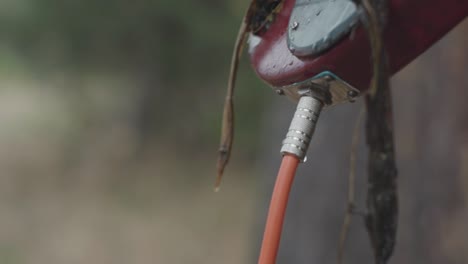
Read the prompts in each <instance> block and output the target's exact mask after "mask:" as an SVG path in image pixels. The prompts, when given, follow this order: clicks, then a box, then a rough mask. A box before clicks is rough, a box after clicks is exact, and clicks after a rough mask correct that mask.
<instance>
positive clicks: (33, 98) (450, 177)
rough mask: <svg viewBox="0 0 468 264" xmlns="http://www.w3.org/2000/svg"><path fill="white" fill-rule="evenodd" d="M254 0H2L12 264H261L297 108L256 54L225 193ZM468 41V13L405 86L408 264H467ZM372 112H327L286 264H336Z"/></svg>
mask: <svg viewBox="0 0 468 264" xmlns="http://www.w3.org/2000/svg"><path fill="white" fill-rule="evenodd" d="M247 4H248V3H247V2H246V1H244V2H239V1H234V0H228V1H211V0H191V1H182V2H177V1H169V0H157V1H149V0H137V1H131V2H129V1H121V0H112V1H110V0H100V1H90V0H86V1H85V0H83V1H69V0H67V1H58V0H42V1H34V0H2V1H0V263H2V264H3V263H11V264H21V263H49V264H58V263H77V264H78V263H100V264H101V263H102V264H105V263H112V264H115V263H135V264H136V263H164V264H165V263H176V264H179V263H204V264H210V263H255V262H256V254H257V249H258V244H259V240H260V237H261V233H262V225H263V222H264V218H265V213H266V205H267V201H268V199H269V195H270V193H271V187H272V183H273V181H274V176H275V173H276V172H275V171H276V169H277V166H278V162H279V154H278V149H279V146H280V142H281V140H282V137H283V134H284V131H285V129H286V128H287V126H288V123H289V118H290V116H291V114H292V112H293V111H294V105H293V104H291V103H290V102H288V101H287V100H286V99H284V98H279V97H277V96H275V93H273V92H272V91H271V90H270V89H269V88H268V87H266V85H265V84H263V83H262V82H261V81H260V80H258V78H256V76H255V74H254V73H253V71H252V69H251V68H250V66H249V64H248V60H247V59H246V58H244V60H243V62H242V63H241V65H240V74H239V75H240V76H239V80H238V89H237V94H236V119H237V127H236V138H235V145H234V153H233V157H232V160H231V163H230V166H229V167H228V170H227V173H226V175H225V176H226V177H225V179H224V182H223V185H222V190H221V192H220V193H213V191H212V187H213V181H214V176H215V175H214V172H215V161H216V150H217V144H218V142H219V128H220V124H221V111H222V104H223V101H224V100H223V98H224V93H225V86H226V81H227V77H228V71H229V62H230V57H231V50H232V47H233V43H234V41H235V37H236V34H237V30H238V26H239V22H240V20H241V17H242V15H243V12H244V10H245V8H246V6H247ZM467 33H468V23H467V21H465V22H464V23H462V24H461V25H459V26H458V27H457V28H456V29H454V30H453V31H452V32H451V33H450V34H449V35H447V36H446V37H445V38H444V39H443V40H442V41H440V42H439V43H438V44H436V45H435V46H434V47H433V48H431V49H430V50H429V51H428V52H426V53H425V54H424V55H423V56H422V57H420V58H419V59H417V60H416V61H415V62H413V63H412V64H411V65H409V66H408V67H406V68H405V69H404V70H403V71H402V72H400V73H399V74H397V76H396V77H395V78H394V82H393V84H394V91H395V105H396V106H395V112H396V113H395V119H396V141H397V155H398V160H399V168H400V182H399V184H400V190H401V197H400V202H401V206H402V209H401V217H400V227H401V228H400V230H399V235H398V236H399V242H398V246H397V250H396V256H395V258H396V259H397V260H395V263H397V261H398V263H468V233H467V230H468V229H466V226H465V225H466V224H465V223H466V220H467V219H468V207H467V202H468V165H467V164H468V136H467V135H468V127H467V124H468V108H467V106H466V98H468V77H467V70H468V51H467V49H466V47H468V37H467ZM245 57H246V56H245ZM360 104H361V102H360V101H358V102H356V103H355V104H349V105H344V106H340V107H337V108H335V109H331V110H329V111H327V112H326V113H324V115H323V118H322V119H321V121H320V122H321V124H320V125H319V129H318V131H317V136H316V138H315V140H314V143H313V146H312V148H311V151H310V152H309V160H310V162H308V163H306V164H305V165H303V166H302V168H301V170H300V174H301V176H299V177H298V181H297V182H296V184H295V186H294V189H293V197H292V200H291V201H292V202H291V206H290V210H289V211H288V216H287V223H286V227H285V230H286V231H285V240H284V242H283V245H282V249H281V252H280V261H281V262H280V263H311V262H313V263H331V262H334V260H335V254H336V244H337V240H338V232H339V226H340V223H341V221H342V217H343V213H344V210H345V205H346V200H345V190H346V179H347V172H348V163H347V161H348V158H349V145H350V141H351V136H352V130H353V129H352V128H353V126H354V122H355V119H356V116H357V112H358V110H359V108H360ZM359 155H360V156H359V157H360V159H359V161H358V163H359V164H358V165H359V169H358V171H359V172H360V174H359V181H360V184H359V188H360V190H361V191H360V193H361V196H362V197H361V198H362V199H361V206H363V204H364V203H363V202H362V201H363V199H364V194H365V170H364V169H363V168H364V166H365V146H364V145H361V147H360V154H359ZM349 241H350V242H349V246H348V248H347V261H348V262H350V263H351V262H353V263H362V262H363V261H367V260H370V255H369V254H370V253H369V252H368V250H369V249H368V242H367V237H366V234H365V232H364V229H363V226H362V222H361V221H360V219H355V221H354V225H353V227H352V232H351V234H350V239H349Z"/></svg>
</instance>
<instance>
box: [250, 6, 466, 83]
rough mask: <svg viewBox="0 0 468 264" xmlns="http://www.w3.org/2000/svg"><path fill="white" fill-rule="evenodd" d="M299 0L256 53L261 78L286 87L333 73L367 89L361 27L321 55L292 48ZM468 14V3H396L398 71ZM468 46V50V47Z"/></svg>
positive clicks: (393, 39) (393, 23) (391, 24)
mask: <svg viewBox="0 0 468 264" xmlns="http://www.w3.org/2000/svg"><path fill="white" fill-rule="evenodd" d="M294 2H295V0H286V2H285V6H284V8H283V10H282V11H281V13H280V14H278V16H277V17H276V20H275V22H274V23H273V24H272V25H271V26H270V28H269V29H268V31H267V32H265V33H264V34H263V35H262V37H261V38H262V39H261V41H260V43H259V45H258V46H256V47H255V49H254V50H253V51H252V52H251V60H252V65H253V67H254V69H255V71H256V72H257V74H258V75H259V76H260V78H262V79H263V80H265V81H266V82H267V83H269V84H271V85H273V86H283V85H288V84H292V83H294V82H298V81H303V80H305V79H308V78H311V77H313V76H315V75H316V74H318V73H321V72H323V71H325V70H329V71H332V72H333V73H335V74H336V75H338V76H339V77H340V78H342V79H343V80H345V81H347V82H348V83H350V84H351V85H353V86H354V87H356V88H358V89H360V90H365V89H367V87H368V84H369V82H370V79H371V75H372V71H371V66H370V48H369V44H368V39H367V35H366V33H365V31H364V29H363V28H362V27H359V28H358V29H357V30H356V31H355V33H354V34H353V36H352V38H351V35H350V36H347V37H346V38H344V39H343V40H341V41H340V42H339V43H337V44H336V45H335V46H334V47H332V48H331V49H330V50H328V51H326V52H324V53H323V54H322V55H320V56H315V57H305V58H302V57H301V58H299V57H296V56H294V55H293V54H292V53H291V52H290V51H289V49H288V47H287V44H286V35H287V26H288V23H289V16H290V14H291V11H292V9H293V6H294ZM467 15H468V0H390V12H389V20H388V26H387V28H386V31H385V45H386V49H387V51H388V54H389V63H390V70H391V72H392V74H393V73H396V72H398V71H399V70H400V69H401V68H403V67H404V66H406V65H407V64H408V63H410V62H411V61H412V60H413V59H415V58H416V57H417V56H419V55H420V54H421V53H422V52H424V51H425V50H426V49H427V48H429V47H430V46H431V45H432V44H434V42H436V41H437V40H439V39H440V38H441V37H442V36H443V35H445V34H446V33H447V32H448V31H450V29H452V28H453V27H455V26H456V25H457V24H458V23H459V22H461V21H462V20H463V19H464V18H465V17H466V16H467ZM467 48H468V47H467Z"/></svg>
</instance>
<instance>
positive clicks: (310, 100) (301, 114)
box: [281, 96, 324, 160]
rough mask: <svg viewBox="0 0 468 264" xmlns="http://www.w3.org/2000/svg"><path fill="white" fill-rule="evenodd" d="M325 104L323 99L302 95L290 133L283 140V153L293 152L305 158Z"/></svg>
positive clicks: (301, 158)
mask: <svg viewBox="0 0 468 264" xmlns="http://www.w3.org/2000/svg"><path fill="white" fill-rule="evenodd" d="M323 106H324V105H323V103H322V101H320V100H319V99H316V98H315V97H312V96H302V97H301V98H300V99H299V103H298V104H297V108H296V112H295V113H294V117H293V120H292V121H291V125H290V126H289V130H288V133H287V134H286V138H285V139H284V140H283V146H282V148H281V153H283V154H285V153H289V154H293V155H295V156H297V157H298V158H299V159H300V160H304V159H305V156H306V153H307V149H308V148H309V143H310V141H311V139H312V135H313V134H314V131H315V125H316V124H317V121H318V119H319V115H320V111H321V110H322V108H323Z"/></svg>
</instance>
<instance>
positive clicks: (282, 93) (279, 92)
mask: <svg viewBox="0 0 468 264" xmlns="http://www.w3.org/2000/svg"><path fill="white" fill-rule="evenodd" d="M275 92H276V94H277V95H284V91H283V89H276V90H275Z"/></svg>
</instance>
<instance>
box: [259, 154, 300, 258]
mask: <svg viewBox="0 0 468 264" xmlns="http://www.w3.org/2000/svg"><path fill="white" fill-rule="evenodd" d="M298 164H299V159H298V158H297V157H296V156H294V155H290V154H286V155H284V156H283V160H282V162H281V166H280V169H279V172H278V176H277V178H276V183H275V188H274V190H273V195H272V197H271V202H270V209H269V211H268V217H267V222H266V225H265V233H264V234H263V242H262V249H261V251H260V257H259V259H258V264H275V263H276V255H277V254H278V248H279V243H280V238H281V231H282V229H283V221H284V215H285V213H286V206H287V205H288V198H289V192H290V191H291V185H292V182H293V180H294V175H295V174H296V169H297V166H298Z"/></svg>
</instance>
